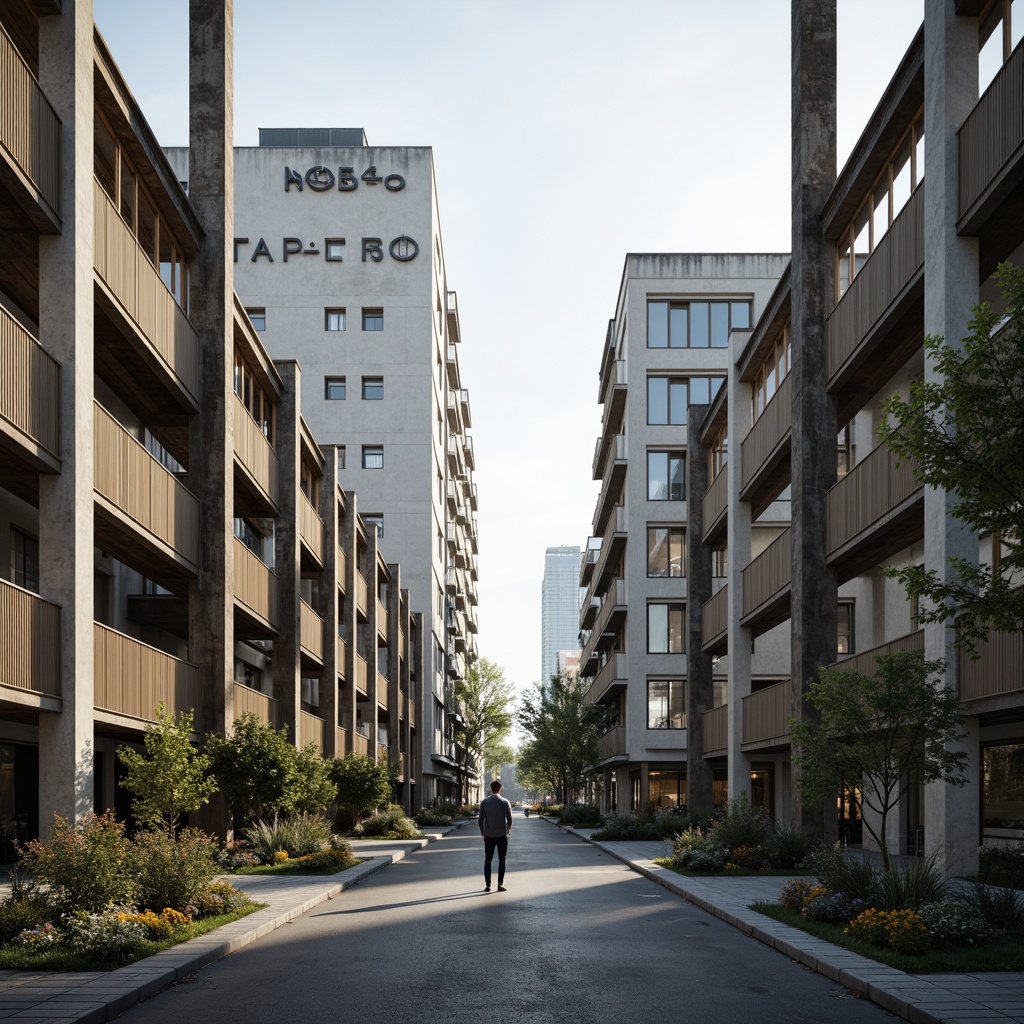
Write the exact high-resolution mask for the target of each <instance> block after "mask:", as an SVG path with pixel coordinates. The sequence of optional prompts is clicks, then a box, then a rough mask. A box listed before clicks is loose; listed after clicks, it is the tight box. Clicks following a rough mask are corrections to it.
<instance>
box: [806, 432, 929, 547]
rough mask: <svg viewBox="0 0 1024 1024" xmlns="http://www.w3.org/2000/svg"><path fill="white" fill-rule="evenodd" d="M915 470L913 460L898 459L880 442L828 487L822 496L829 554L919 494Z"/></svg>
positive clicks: (919, 488) (919, 489)
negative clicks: (824, 505) (824, 506)
mask: <svg viewBox="0 0 1024 1024" xmlns="http://www.w3.org/2000/svg"><path fill="white" fill-rule="evenodd" d="M914 467H915V463H914V460H913V459H906V458H904V459H897V457H896V455H895V454H894V453H893V452H892V451H891V450H890V449H889V446H888V445H886V444H884V443H883V444H880V445H878V446H877V447H876V448H875V449H874V450H873V451H872V452H871V454H870V455H868V456H867V458H865V459H863V460H861V461H860V462H858V463H857V465H856V466H854V467H853V469H851V470H850V472H849V473H847V474H846V476H844V477H843V478H842V479H841V480H839V481H838V482H836V483H835V484H833V485H832V487H830V488H829V490H828V493H827V494H826V496H825V502H826V517H827V531H826V536H827V549H828V554H830V555H831V554H832V553H833V552H835V551H838V550H839V549H840V548H841V547H842V546H843V545H844V544H847V543H848V542H849V541H851V540H853V539H854V538H855V537H856V536H857V535H858V534H860V533H862V532H863V531H865V530H867V529H868V528H869V527H870V526H872V524H874V523H876V522H878V520H879V519H881V518H882V517H883V516H885V515H886V514H887V513H889V512H891V511H892V510H893V509H894V508H896V507H897V506H898V505H900V504H901V503H902V502H904V501H906V499H907V498H909V497H910V496H911V495H912V494H914V493H915V492H918V491H921V489H922V488H921V485H920V484H918V483H916V482H915V480H914Z"/></svg>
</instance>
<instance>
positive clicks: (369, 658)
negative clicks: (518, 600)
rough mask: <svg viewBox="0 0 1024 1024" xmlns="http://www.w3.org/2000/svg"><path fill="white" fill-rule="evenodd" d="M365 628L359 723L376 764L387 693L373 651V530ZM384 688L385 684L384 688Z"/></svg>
mask: <svg viewBox="0 0 1024 1024" xmlns="http://www.w3.org/2000/svg"><path fill="white" fill-rule="evenodd" d="M364 574H365V576H366V626H365V633H364V635H365V644H366V647H365V651H366V655H365V656H366V695H367V701H366V707H365V709H364V710H363V721H364V722H369V724H370V757H372V758H373V759H374V760H375V761H380V760H382V758H381V757H380V756H379V749H378V746H377V744H378V742H379V740H378V732H377V730H378V727H379V725H380V707H379V702H380V701H383V700H387V692H386V691H385V692H384V693H381V692H380V691H381V683H380V673H379V672H378V660H377V651H378V649H379V647H380V641H379V640H378V638H377V630H378V629H379V628H380V624H379V622H378V621H377V620H378V615H377V595H378V594H379V593H380V583H379V580H378V578H377V530H376V528H374V527H372V526H371V527H370V528H369V529H368V530H367V531H366V568H365V571H364ZM384 685H386V683H385V684H384Z"/></svg>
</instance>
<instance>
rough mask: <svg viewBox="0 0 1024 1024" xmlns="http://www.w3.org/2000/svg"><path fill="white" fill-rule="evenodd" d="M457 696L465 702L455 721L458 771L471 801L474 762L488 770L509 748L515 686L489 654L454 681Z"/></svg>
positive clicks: (464, 798)
mask: <svg viewBox="0 0 1024 1024" xmlns="http://www.w3.org/2000/svg"><path fill="white" fill-rule="evenodd" d="M455 697H456V699H457V700H458V701H459V703H460V705H461V706H462V719H461V721H459V722H457V723H456V725H455V741H456V743H458V744H459V745H460V746H461V747H462V750H461V751H460V756H459V758H458V760H457V765H456V773H457V775H458V777H459V785H460V789H461V790H462V799H463V800H464V801H466V802H467V803H468V802H469V792H468V787H469V778H470V775H471V764H475V765H476V766H477V767H478V768H479V769H480V770H486V768H487V767H488V766H491V765H493V764H494V763H495V761H496V759H497V757H498V756H499V755H500V754H502V753H504V752H505V751H507V749H508V745H507V743H506V740H507V739H508V735H509V733H510V732H511V730H512V724H513V721H514V718H513V710H514V706H515V687H514V686H513V685H512V684H511V683H510V682H508V681H507V680H506V679H505V672H504V669H502V668H501V667H500V666H498V665H496V664H495V663H494V662H493V661H490V660H489V659H488V658H479V659H477V660H476V661H475V662H474V663H473V664H472V665H470V667H469V668H468V669H467V670H466V676H465V678H464V679H460V680H458V681H457V682H456V684H455Z"/></svg>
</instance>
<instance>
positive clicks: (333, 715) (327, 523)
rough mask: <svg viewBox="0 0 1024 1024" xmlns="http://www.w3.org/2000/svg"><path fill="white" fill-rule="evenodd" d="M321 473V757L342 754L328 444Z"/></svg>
mask: <svg viewBox="0 0 1024 1024" xmlns="http://www.w3.org/2000/svg"><path fill="white" fill-rule="evenodd" d="M322 451H323V456H324V475H323V478H322V479H321V481H320V502H319V508H318V509H317V511H318V512H319V513H320V518H321V519H323V521H324V570H323V573H322V574H321V577H320V579H321V584H320V614H321V615H322V616H323V620H324V631H323V648H324V667H323V668H322V669H321V670H320V714H321V715H323V718H324V723H325V726H324V728H325V735H324V756H325V757H344V756H345V751H344V750H342V749H340V748H339V744H338V726H339V725H340V724H341V719H340V717H339V713H340V703H339V699H338V698H339V693H338V679H339V676H342V675H344V673H345V666H344V665H339V664H338V616H339V613H340V610H341V609H340V605H341V600H340V595H339V590H338V588H339V586H341V587H343V586H344V585H345V581H344V580H339V571H340V567H339V565H338V547H339V545H340V544H341V533H340V527H341V521H340V517H339V515H338V449H337V448H335V447H333V446H330V447H327V448H324V449H322Z"/></svg>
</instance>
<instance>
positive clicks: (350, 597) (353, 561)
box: [339, 467, 359, 753]
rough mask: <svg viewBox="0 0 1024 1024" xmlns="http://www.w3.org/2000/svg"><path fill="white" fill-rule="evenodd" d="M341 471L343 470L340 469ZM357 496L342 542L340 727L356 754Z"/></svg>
mask: <svg viewBox="0 0 1024 1024" xmlns="http://www.w3.org/2000/svg"><path fill="white" fill-rule="evenodd" d="M339 468H340V467H339ZM356 513H357V502H356V495H355V492H353V491H346V492H345V518H344V522H343V524H342V530H341V538H342V539H341V543H342V548H343V549H344V551H345V607H344V610H343V613H342V616H341V620H340V621H341V623H342V636H343V638H344V640H345V684H344V686H343V687H342V690H341V695H340V701H341V725H342V728H343V729H347V730H348V743H349V749H348V750H346V751H345V753H353V752H354V751H355V742H356V741H355V730H356V717H357V713H356V696H357V695H356V655H357V653H358V652H359V625H358V618H357V615H356V574H357V572H358V568H359V566H358V557H357V555H358V551H359V543H358V532H359V530H358V516H357V514H356Z"/></svg>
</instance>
